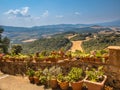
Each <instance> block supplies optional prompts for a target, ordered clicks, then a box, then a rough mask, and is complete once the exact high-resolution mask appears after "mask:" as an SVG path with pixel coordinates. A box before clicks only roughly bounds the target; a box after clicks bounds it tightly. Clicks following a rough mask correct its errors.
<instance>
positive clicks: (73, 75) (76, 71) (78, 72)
mask: <svg viewBox="0 0 120 90" xmlns="http://www.w3.org/2000/svg"><path fill="white" fill-rule="evenodd" d="M82 74H83V71H82V69H81V68H77V67H73V68H72V69H71V70H70V72H69V73H68V76H69V81H70V82H71V87H72V89H73V90H81V88H82V84H83V75H82Z"/></svg>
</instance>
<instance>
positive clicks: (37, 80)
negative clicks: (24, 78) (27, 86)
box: [34, 76, 40, 84]
mask: <svg viewBox="0 0 120 90" xmlns="http://www.w3.org/2000/svg"><path fill="white" fill-rule="evenodd" d="M34 83H35V84H39V83H40V81H39V77H36V76H34Z"/></svg>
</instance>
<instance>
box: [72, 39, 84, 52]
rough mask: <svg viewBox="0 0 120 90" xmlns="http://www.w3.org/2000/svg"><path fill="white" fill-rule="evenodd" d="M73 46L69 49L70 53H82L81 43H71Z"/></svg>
mask: <svg viewBox="0 0 120 90" xmlns="http://www.w3.org/2000/svg"><path fill="white" fill-rule="evenodd" d="M72 43H73V45H72V47H71V48H70V50H71V51H72V52H75V50H80V51H82V52H83V49H82V47H81V44H82V41H72Z"/></svg>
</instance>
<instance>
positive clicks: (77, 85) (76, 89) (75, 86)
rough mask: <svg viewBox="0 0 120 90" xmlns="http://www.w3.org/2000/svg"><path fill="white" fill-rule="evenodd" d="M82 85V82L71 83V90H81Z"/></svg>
mask: <svg viewBox="0 0 120 90" xmlns="http://www.w3.org/2000/svg"><path fill="white" fill-rule="evenodd" d="M82 84H83V80H82V81H78V82H71V87H72V90H81V89H82Z"/></svg>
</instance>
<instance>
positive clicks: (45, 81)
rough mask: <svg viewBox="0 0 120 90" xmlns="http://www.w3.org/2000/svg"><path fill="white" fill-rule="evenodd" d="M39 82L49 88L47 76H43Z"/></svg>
mask: <svg viewBox="0 0 120 90" xmlns="http://www.w3.org/2000/svg"><path fill="white" fill-rule="evenodd" d="M39 80H40V83H41V84H42V85H45V86H47V76H46V75H41V76H40V78H39Z"/></svg>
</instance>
